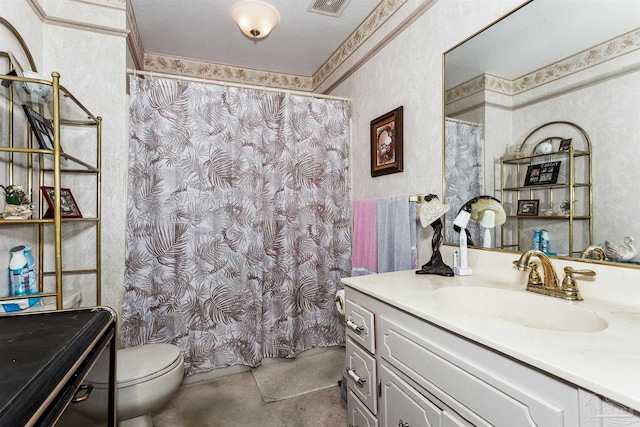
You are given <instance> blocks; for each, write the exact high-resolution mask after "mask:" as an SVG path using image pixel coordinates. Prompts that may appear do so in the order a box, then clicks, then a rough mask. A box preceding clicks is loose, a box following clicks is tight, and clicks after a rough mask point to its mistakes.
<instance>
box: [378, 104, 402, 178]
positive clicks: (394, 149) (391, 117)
mask: <svg viewBox="0 0 640 427" xmlns="http://www.w3.org/2000/svg"><path fill="white" fill-rule="evenodd" d="M402 167H403V165H402V106H400V107H398V108H396V109H395V110H393V111H389V112H388V113H386V114H384V115H382V116H380V117H378V118H376V119H374V120H372V121H371V176H373V177H376V176H381V175H388V174H390V173H396V172H402Z"/></svg>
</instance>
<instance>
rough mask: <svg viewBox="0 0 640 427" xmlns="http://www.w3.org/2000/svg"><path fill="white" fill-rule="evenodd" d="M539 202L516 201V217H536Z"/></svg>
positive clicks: (533, 200)
mask: <svg viewBox="0 0 640 427" xmlns="http://www.w3.org/2000/svg"><path fill="white" fill-rule="evenodd" d="M539 207H540V200H538V199H532V200H518V216H538V208H539Z"/></svg>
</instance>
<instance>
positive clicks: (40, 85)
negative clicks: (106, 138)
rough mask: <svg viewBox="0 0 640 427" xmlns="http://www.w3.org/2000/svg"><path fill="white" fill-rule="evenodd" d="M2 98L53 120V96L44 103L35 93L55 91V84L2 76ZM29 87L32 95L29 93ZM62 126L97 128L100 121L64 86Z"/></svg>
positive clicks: (62, 93) (61, 91)
mask: <svg viewBox="0 0 640 427" xmlns="http://www.w3.org/2000/svg"><path fill="white" fill-rule="evenodd" d="M0 81H1V83H0V96H2V97H3V98H5V99H11V100H12V101H13V103H14V105H15V106H20V107H21V106H22V105H26V106H28V107H29V108H31V109H33V110H34V111H36V112H38V113H40V114H41V115H43V116H44V117H45V118H47V119H53V114H52V110H53V95H51V101H49V102H46V103H44V102H42V101H41V100H38V99H37V97H35V96H33V93H35V92H38V93H43V92H46V91H48V92H52V91H53V82H50V81H47V80H39V79H31V78H27V77H16V76H11V75H2V76H0ZM27 85H28V87H29V88H31V92H32V94H31V95H30V94H29V93H28V92H27ZM60 124H62V125H71V126H97V124H98V119H97V118H96V117H95V116H94V115H93V114H91V113H90V112H89V110H87V109H86V108H85V107H84V105H82V104H81V103H80V102H79V101H78V100H77V99H76V98H75V97H74V96H73V95H72V94H71V93H70V92H69V91H68V90H67V89H66V88H65V87H64V86H60Z"/></svg>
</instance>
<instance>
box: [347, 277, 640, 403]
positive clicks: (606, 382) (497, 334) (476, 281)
mask: <svg viewBox="0 0 640 427" xmlns="http://www.w3.org/2000/svg"><path fill="white" fill-rule="evenodd" d="M342 282H343V283H344V284H345V286H347V287H350V288H353V289H355V290H358V291H360V292H362V293H364V294H367V295H369V296H371V297H373V298H376V299H378V300H381V301H383V302H385V303H387V304H390V305H392V306H394V307H396V308H398V309H400V310H403V311H405V312H408V313H411V314H413V315H414V316H417V317H419V318H421V319H424V320H426V321H429V322H431V323H434V324H436V325H438V326H441V327H443V328H445V329H448V330H450V331H452V332H455V333H457V334H459V335H462V336H464V337H466V338H468V339H470V340H473V341H476V342H478V343H481V344H483V345H485V346H488V347H490V348H492V349H494V350H497V351H499V352H502V353H504V354H507V355H509V356H511V357H514V358H516V359H518V360H520V361H522V362H525V363H527V364H529V365H531V366H534V367H536V368H539V369H541V370H543V371H546V372H548V373H551V374H553V375H555V376H557V377H560V378H562V379H564V380H566V381H569V382H571V383H574V384H576V385H578V386H580V387H582V388H584V389H586V390H589V391H592V392H595V393H598V394H600V395H602V396H605V397H608V398H610V399H612V400H615V401H617V402H618V403H620V404H622V405H625V406H628V407H630V408H633V409H634V410H636V411H640V307H638V306H637V305H635V302H632V303H634V305H623V304H620V303H619V302H611V301H605V300H602V299H597V298H594V297H588V296H587V295H584V293H583V296H584V301H579V302H572V301H564V300H561V299H559V298H552V297H549V296H544V295H536V294H533V293H530V292H526V291H525V290H524V288H525V283H524V281H523V282H522V283H509V282H506V281H503V282H501V281H500V280H495V279H494V278H492V277H490V276H489V275H486V274H484V275H483V274H475V272H474V275H473V276H465V277H461V276H455V277H442V276H436V275H417V274H415V272H414V270H408V271H399V272H392V273H383V274H373V275H369V276H359V277H350V278H345V279H342ZM578 282H580V279H579V278H578ZM451 286H458V287H465V286H483V287H497V288H501V289H507V290H512V291H517V292H523V293H525V294H526V295H530V296H531V297H532V298H533V299H532V302H533V303H535V298H550V299H553V300H555V301H558V302H559V303H561V304H569V305H572V306H574V307H577V308H579V309H582V310H586V311H589V312H592V313H596V314H597V315H598V316H600V317H601V318H603V319H605V320H606V321H607V323H608V326H607V328H606V329H604V330H602V331H598V332H564V331H554V330H546V329H538V328H534V327H527V326H523V325H521V324H517V323H512V322H509V321H506V320H502V319H498V318H496V317H492V316H490V315H486V314H477V313H472V312H467V311H463V310H461V309H452V308H451V307H450V306H447V305H445V304H443V303H442V302H440V301H439V300H438V299H437V298H436V297H434V295H433V292H434V291H435V290H437V289H440V288H443V287H451Z"/></svg>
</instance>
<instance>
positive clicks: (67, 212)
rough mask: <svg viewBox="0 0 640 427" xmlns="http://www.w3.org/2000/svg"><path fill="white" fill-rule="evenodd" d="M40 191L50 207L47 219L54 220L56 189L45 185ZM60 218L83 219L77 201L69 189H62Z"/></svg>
mask: <svg viewBox="0 0 640 427" xmlns="http://www.w3.org/2000/svg"><path fill="white" fill-rule="evenodd" d="M40 189H41V190H42V194H43V195H44V199H45V200H46V201H47V204H48V205H49V210H48V211H47V215H45V218H52V217H53V210H54V206H55V196H54V188H53V187H46V186H44V185H43V186H42V187H40ZM60 216H61V217H62V218H82V213H81V212H80V208H79V207H78V204H77V203H76V199H75V198H74V197H73V194H72V193H71V190H70V189H68V188H61V189H60Z"/></svg>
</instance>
